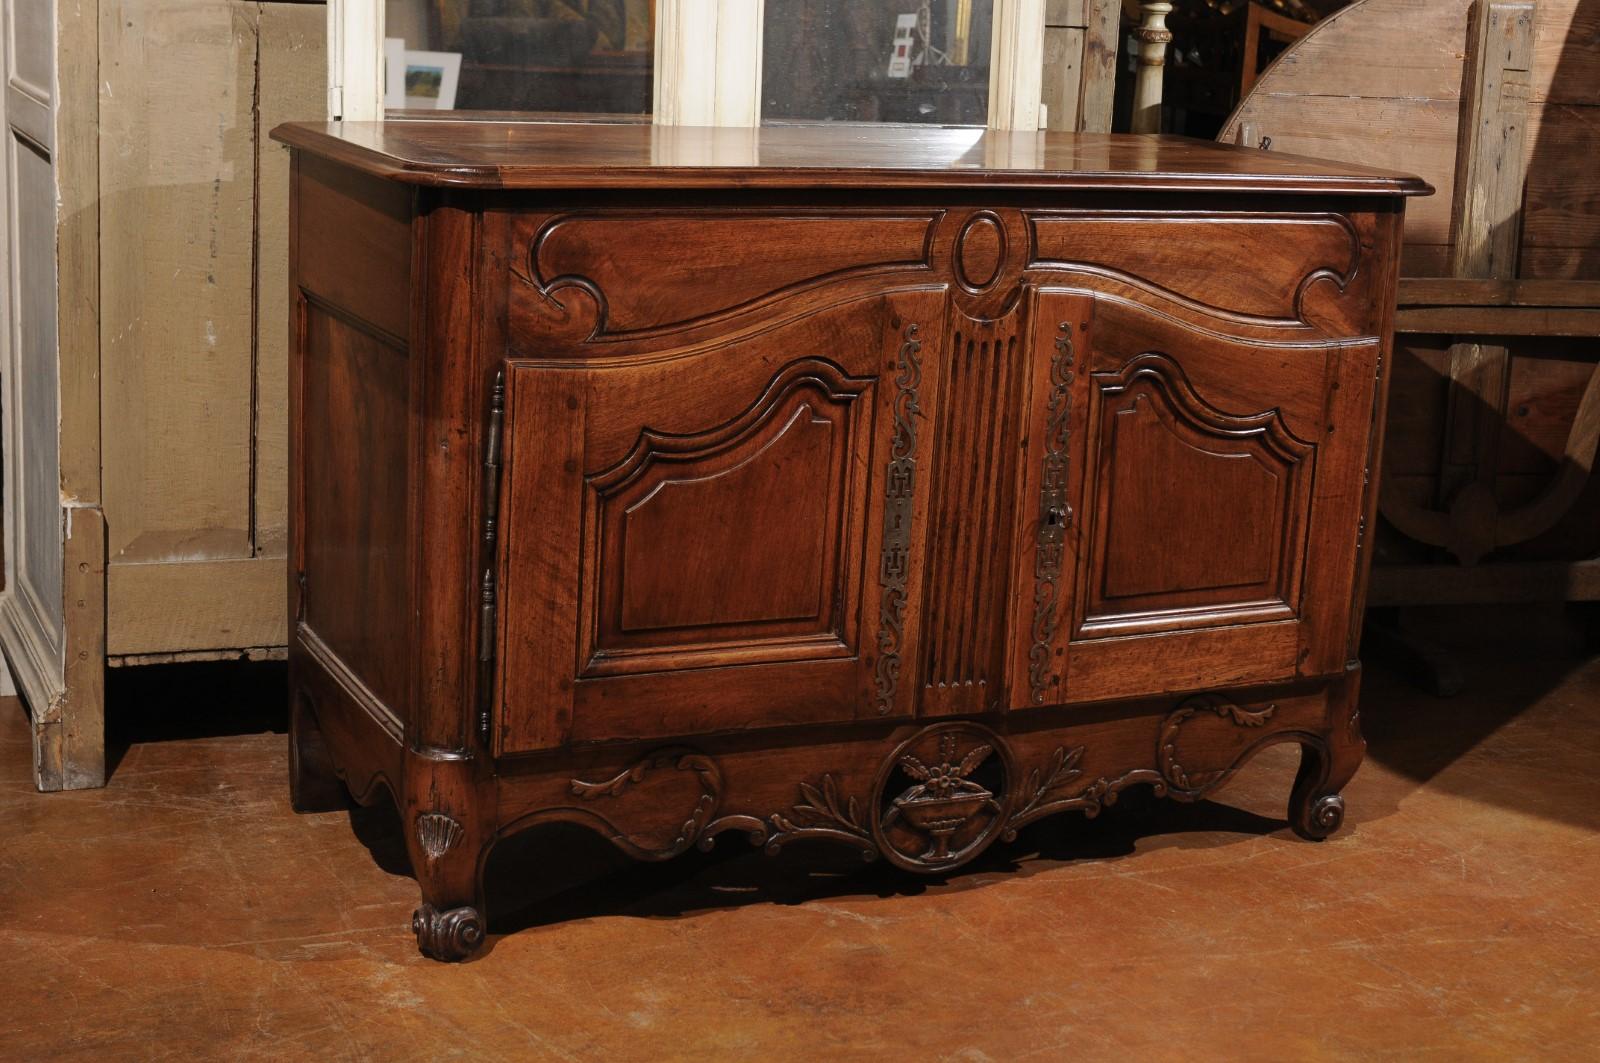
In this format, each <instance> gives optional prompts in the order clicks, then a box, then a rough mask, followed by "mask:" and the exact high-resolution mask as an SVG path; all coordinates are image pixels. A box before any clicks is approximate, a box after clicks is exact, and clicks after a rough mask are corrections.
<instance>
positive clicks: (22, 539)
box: [0, 0, 105, 790]
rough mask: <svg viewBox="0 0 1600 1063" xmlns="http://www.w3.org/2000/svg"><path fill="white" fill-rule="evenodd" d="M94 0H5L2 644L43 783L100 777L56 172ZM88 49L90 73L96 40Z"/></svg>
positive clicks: (88, 263)
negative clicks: (67, 98) (75, 61)
mask: <svg viewBox="0 0 1600 1063" xmlns="http://www.w3.org/2000/svg"><path fill="white" fill-rule="evenodd" d="M58 4H59V5H61V6H60V7H59V8H58ZM94 11H95V7H94V5H93V4H92V3H76V2H74V0H0V35H3V38H4V40H3V48H0V80H3V82H4V86H5V91H4V97H3V101H0V116H3V122H0V129H3V131H4V145H3V155H4V158H3V165H0V199H3V204H0V206H3V209H0V258H3V270H0V273H3V277H4V282H5V283H4V290H3V292H0V389H3V395H4V404H3V408H0V418H3V434H0V452H3V459H4V461H3V476H4V507H5V539H4V547H5V567H4V581H5V582H4V589H3V591H0V645H3V648H4V651H5V656H6V660H7V663H8V664H9V666H10V669H11V672H12V674H13V676H14V677H15V680H16V684H17V687H18V689H19V691H20V692H21V694H22V696H23V698H24V700H25V702H26V704H27V709H28V713H29V717H30V720H31V723H32V726H33V733H34V753H35V757H34V760H35V779H36V782H37V783H38V785H39V787H40V789H46V790H60V789H76V788H80V787H88V786H99V785H101V784H102V783H103V781H104V777H105V767H104V763H105V762H104V752H103V751H104V727H103V712H102V702H103V669H104V646H103V634H102V633H103V630H104V624H103V619H102V620H100V621H99V622H96V621H95V620H94V618H96V617H101V618H103V615H104V608H105V607H104V525H103V521H102V518H101V515H100V510H99V507H98V466H99V461H98V449H99V439H98V432H97V431H96V430H93V426H92V425H91V431H90V432H89V433H87V436H86V435H85V434H84V433H80V432H78V431H76V429H77V428H78V427H79V425H80V424H81V423H82V422H83V421H84V419H85V418H88V417H92V418H93V419H94V420H96V421H97V420H98V404H97V403H94V402H92V403H91V404H90V405H91V407H92V408H91V409H90V410H85V409H84V408H83V406H82V404H81V403H79V402H78V401H77V399H78V397H79V395H80V394H81V393H82V392H83V391H84V390H85V388H84V387H83V386H80V385H84V384H85V383H86V382H87V383H93V378H94V376H95V375H96V372H95V367H96V366H97V360H98V347H97V345H96V344H95V343H89V344H87V346H73V344H74V342H75V341H77V340H79V339H81V338H83V337H84V336H86V335H91V336H92V335H93V333H92V332H86V331H85V330H84V328H83V325H84V322H85V317H86V316H87V317H88V319H89V320H90V321H92V320H93V316H94V313H95V303H94V298H93V296H92V295H90V296H89V297H87V298H80V296H81V295H82V294H83V292H84V290H85V289H88V288H90V287H92V286H90V285H85V284H80V283H79V278H82V277H91V278H92V277H93V276H94V268H95V263H94V261H93V259H94V251H93V241H92V233H93V231H94V218H93V215H94V198H93V190H92V188H89V189H84V188H81V187H74V185H73V183H72V182H71V181H70V180H65V178H66V177H67V172H66V171H67V165H68V161H69V160H71V161H72V164H73V166H74V167H75V168H80V167H81V159H78V158H76V155H77V153H78V150H79V146H80V145H82V144H85V143H87V144H89V145H91V146H92V145H93V143H94V130H93V128H92V116H90V118H89V125H90V128H88V129H87V130H85V129H84V128H82V127H83V116H81V115H74V114H73V113H72V112H71V109H70V108H63V107H62V106H61V105H60V104H61V88H62V85H63V84H64V83H67V82H69V81H70V79H71V77H72V76H74V74H75V72H76V70H77V69H78V67H77V65H72V66H71V68H70V69H69V70H66V71H64V70H63V65H62V62H61V60H62V56H63V55H70V53H69V52H66V51H63V49H62V48H61V47H60V45H61V44H62V42H63V41H66V42H71V41H72V40H74V39H77V38H78V36H79V35H80V34H85V33H87V34H91V35H92V33H93V29H94V21H95V14H94ZM88 39H90V40H92V36H90V37H89V38H88ZM90 64H91V65H90V70H91V72H92V53H91V56H90ZM64 75H65V76H64ZM90 150H91V151H92V147H91V149H90ZM90 172H92V166H91V167H90ZM86 243H87V247H88V249H87V251H86V250H85V247H84V245H85V244H86ZM63 351H66V352H67V354H66V356H65V357H63ZM64 428H65V429H66V435H64ZM64 438H69V439H70V440H71V442H70V443H69V446H68V448H67V451H66V452H64V450H63V439H64ZM85 616H87V617H89V618H90V622H88V623H87V624H83V623H81V622H80V621H81V618H82V617H85Z"/></svg>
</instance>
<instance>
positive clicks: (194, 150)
mask: <svg viewBox="0 0 1600 1063" xmlns="http://www.w3.org/2000/svg"><path fill="white" fill-rule="evenodd" d="M257 11H258V9H257V6H256V5H255V4H254V3H244V2H241V0H227V2H220V3H219V2H217V0H103V3H102V5H101V11H100V50H101V82H102V88H101V92H100V127H101V136H102V141H103V143H105V144H106V145H108V146H109V145H114V146H115V150H106V151H104V152H102V153H101V155H100V184H101V195H102V199H101V256H102V262H101V266H102V268H101V300H102V305H101V309H102V316H101V330H100V341H101V349H102V360H103V379H102V402H103V408H104V432H105V435H106V437H107V438H109V439H115V440H116V441H117V442H116V445H115V446H114V447H110V448H108V449H107V451H106V455H105V462H104V482H105V510H106V520H107V524H108V528H109V530H110V534H111V538H110V542H109V543H108V548H109V551H110V556H111V559H112V562H113V563H114V564H118V563H127V562H133V561H156V560H170V561H190V560H194V561H198V560H214V559H219V558H227V557H249V556H250V553H251V545H250V526H251V514H250V510H251V482H250V481H251V470H250V458H251V408H250V394H251V389H252V383H253V381H252V372H253V367H252V364H251V359H252V345H253V317H254V313H253V299H252V294H251V292H252V288H251V279H252V273H253V262H252V245H253V230H254V197H255V186H254V174H255V158H256V146H255V117H254V113H253V109H254V101H255V87H256V60H257V36H256V27H257Z"/></svg>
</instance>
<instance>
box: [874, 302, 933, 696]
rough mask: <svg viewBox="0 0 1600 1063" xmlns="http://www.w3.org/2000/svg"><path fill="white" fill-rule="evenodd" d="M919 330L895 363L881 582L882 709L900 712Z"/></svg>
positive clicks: (908, 333)
mask: <svg viewBox="0 0 1600 1063" xmlns="http://www.w3.org/2000/svg"><path fill="white" fill-rule="evenodd" d="M917 332H918V327H917V325H916V324H915V323H914V322H913V323H911V324H908V325H906V327H905V332H904V334H903V335H904V338H905V340H904V342H903V343H901V344H900V351H899V354H898V355H897V356H896V359H895V381H894V383H895V397H894V441H893V442H892V443H891V444H890V448H889V465H888V469H887V472H886V479H885V484H884V505H883V556H882V559H881V561H880V562H879V566H878V580H879V583H881V584H882V586H883V599H882V603H881V604H880V606H879V612H878V663H877V666H876V669H875V673H874V674H875V679H876V685H877V695H878V696H877V709H878V713H879V714H880V715H884V714H887V713H888V712H889V711H890V710H891V709H892V708H894V695H895V688H896V686H897V685H898V683H899V679H900V650H901V645H902V642H903V640H904V638H905V628H904V624H905V612H906V577H907V572H908V570H909V568H910V564H911V522H912V515H913V513H914V511H915V505H916V499H915V495H916V491H915V488H916V473H917V459H916V452H917V420H916V418H917V414H919V413H921V412H922V408H921V406H920V405H918V398H917V389H918V387H920V386H921V383H922V362H921V359H920V358H919V355H920V354H921V352H922V341H921V340H919V339H917Z"/></svg>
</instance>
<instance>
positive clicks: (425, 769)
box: [405, 755, 487, 963]
mask: <svg viewBox="0 0 1600 1063" xmlns="http://www.w3.org/2000/svg"><path fill="white" fill-rule="evenodd" d="M471 767H472V764H471V762H470V761H448V760H447V761H435V760H429V759H428V758H426V757H424V756H420V755H412V756H410V757H408V758H407V776H408V778H407V787H406V790H407V798H406V801H405V812H406V817H405V818H406V824H407V827H408V829H407V831H406V846H407V848H408V850H409V851H410V853H411V866H412V868H413V870H414V871H415V873H416V876H417V885H418V886H420V887H421V888H422V904H421V906H420V907H418V908H417V910H416V912H415V913H414V914H413V915H412V918H411V929H412V932H413V933H415V934H416V935H417V948H418V949H420V950H421V951H422V954H423V955H424V956H428V957H431V958H433V959H435V960H444V961H445V962H447V963H454V962H457V961H460V960H464V959H466V958H467V957H469V956H471V955H472V954H473V953H475V952H477V951H478V949H479V947H481V946H482V945H483V941H484V937H485V935H486V931H487V928H486V926H485V923H484V918H483V901H482V890H481V888H480V885H479V882H478V857H479V855H480V854H481V853H482V851H483V846H484V844H485V839H484V838H483V837H482V833H481V827H480V820H479V817H478V816H477V815H476V814H475V810H476V790H475V788H474V785H473V782H472V779H471Z"/></svg>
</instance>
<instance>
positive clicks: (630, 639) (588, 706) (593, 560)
mask: <svg viewBox="0 0 1600 1063" xmlns="http://www.w3.org/2000/svg"><path fill="white" fill-rule="evenodd" d="M942 307H943V297H942V293H941V292H940V291H938V290H936V289H932V290H930V289H924V290H919V291H904V292H900V293H896V294H889V295H879V296H869V297H863V298H857V299H854V300H848V301H844V302H840V303H835V304H832V305H828V306H825V307H822V308H819V309H809V308H806V307H800V306H795V307H791V308H788V309H787V311H786V310H785V308H783V307H781V306H780V307H779V308H778V309H777V312H776V313H774V314H772V315H770V316H765V317H764V318H763V320H762V321H760V322H756V323H751V324H749V325H747V326H745V327H743V328H741V329H739V330H737V331H733V332H731V333H729V334H727V335H723V336H721V337H719V338H717V339H715V340H709V341H702V342H700V343H697V344H695V345H692V346H687V347H683V348H678V349H668V350H663V351H658V352H653V353H649V354H643V355H641V354H630V355H626V356H617V357H612V358H593V357H591V358H585V359H582V360H578V359H570V358H569V359H548V360H535V359H523V358H515V359H512V360H510V361H508V362H507V395H506V402H507V406H506V454H505V465H504V471H503V476H504V483H503V488H502V489H503V491H504V497H505V499H506V504H505V507H504V509H503V514H504V522H503V527H502V533H501V550H500V570H501V571H500V581H499V585H500V588H501V598H500V600H501V603H502V604H501V609H500V631H499V639H498V645H499V647H500V651H499V653H500V663H499V667H498V669H497V682H496V689H495V695H494V696H495V699H496V711H495V715H494V719H495V734H494V736H493V738H494V748H495V751H496V753H498V754H510V753H518V752H527V751H533V750H538V749H546V748H551V747H554V746H558V745H562V744H564V743H566V742H569V741H572V742H584V741H607V740H626V739H637V738H652V737H669V736H672V735H680V734H694V733H701V732H706V731H717V730H738V729H745V728H755V727H772V726H784V725H792V724H804V723H822V722H839V721H848V720H854V719H858V718H877V717H895V716H905V715H909V714H910V713H911V711H912V699H911V696H910V692H909V686H908V684H907V683H902V682H901V681H900V676H899V669H900V660H901V658H905V659H906V660H913V659H914V656H913V654H912V652H911V647H912V645H913V644H914V641H915V638H916V619H917V601H916V595H915V593H914V588H916V587H918V586H919V585H920V575H921V573H920V572H919V571H918V569H919V567H920V566H919V563H918V561H917V558H918V557H919V556H920V554H921V536H922V535H923V534H924V529H925V527H926V523H927V522H926V520H925V519H922V518H923V515H924V514H925V513H926V508H927V507H926V494H927V480H928V477H927V476H926V475H922V476H918V475H917V472H918V466H919V465H921V466H922V467H923V468H925V467H926V464H927V457H926V455H927V453H928V447H929V444H930V442H931V441H930V440H929V439H928V438H927V435H928V433H927V432H926V430H924V429H922V427H921V426H922V425H923V423H924V422H925V420H926V418H927V415H928V411H929V410H930V409H931V407H932V404H933V403H934V402H935V401H936V396H935V395H933V393H932V390H931V389H932V386H933V382H934V381H935V380H936V379H937V374H935V373H932V372H930V371H929V366H930V363H931V362H933V361H935V360H936V359H937V357H938V352H937V351H936V350H935V346H936V344H937V337H938V336H939V335H940V333H941V328H940V324H941V322H940V320H939V318H940V315H941V314H942Z"/></svg>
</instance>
